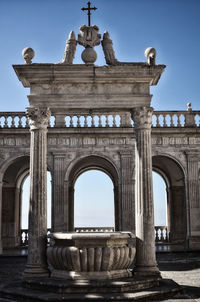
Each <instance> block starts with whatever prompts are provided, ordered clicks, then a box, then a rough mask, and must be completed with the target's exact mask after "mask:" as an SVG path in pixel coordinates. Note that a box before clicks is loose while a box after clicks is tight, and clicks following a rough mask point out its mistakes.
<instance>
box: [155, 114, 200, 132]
mask: <svg viewBox="0 0 200 302" xmlns="http://www.w3.org/2000/svg"><path fill="white" fill-rule="evenodd" d="M152 126H153V127H157V128H159V127H200V111H154V112H153V116H152Z"/></svg>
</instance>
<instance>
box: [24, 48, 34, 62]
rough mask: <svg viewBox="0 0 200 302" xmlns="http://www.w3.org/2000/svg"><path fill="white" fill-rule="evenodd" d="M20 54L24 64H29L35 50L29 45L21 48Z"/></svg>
mask: <svg viewBox="0 0 200 302" xmlns="http://www.w3.org/2000/svg"><path fill="white" fill-rule="evenodd" d="M22 56H23V57H24V62H25V63H26V64H31V63H32V59H33V58H34V56H35V52H34V50H33V49H32V48H31V47H26V48H24V49H23V50H22Z"/></svg>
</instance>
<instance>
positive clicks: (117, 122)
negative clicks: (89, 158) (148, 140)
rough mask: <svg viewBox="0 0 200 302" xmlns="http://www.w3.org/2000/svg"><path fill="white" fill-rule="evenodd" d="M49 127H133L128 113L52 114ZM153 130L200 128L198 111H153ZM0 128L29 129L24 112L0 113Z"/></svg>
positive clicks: (199, 113)
mask: <svg viewBox="0 0 200 302" xmlns="http://www.w3.org/2000/svg"><path fill="white" fill-rule="evenodd" d="M49 127H50V128H54V127H64V128H92V127H93V128H122V127H127V128H130V127H134V123H133V121H132V120H131V115H130V112H114V113H105V112H103V113H86V114H77V113H72V114H70V115H68V114H54V115H52V116H51V118H50V122H49ZM152 127H153V128H160V127H162V128H164V127H167V128H170V127H171V128H178V127H200V111H195V110H191V111H154V112H153V117H152ZM0 128H29V122H28V119H27V117H26V114H25V112H0Z"/></svg>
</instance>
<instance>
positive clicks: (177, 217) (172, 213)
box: [152, 155, 187, 246]
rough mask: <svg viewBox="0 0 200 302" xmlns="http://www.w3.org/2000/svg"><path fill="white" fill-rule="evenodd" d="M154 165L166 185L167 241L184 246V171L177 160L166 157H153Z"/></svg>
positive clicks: (185, 226)
mask: <svg viewBox="0 0 200 302" xmlns="http://www.w3.org/2000/svg"><path fill="white" fill-rule="evenodd" d="M152 163H153V170H154V171H156V172H157V173H159V174H160V175H161V176H162V178H163V179H164V181H165V185H166V200H167V212H166V215H167V233H168V238H167V240H166V241H168V242H169V243H170V244H176V245H179V244H180V245H181V246H184V243H185V240H186V228H187V225H186V221H187V220H186V196H185V194H186V193H185V176H184V170H183V168H182V167H181V165H180V164H179V163H178V161H177V160H175V159H174V158H171V157H169V156H165V155H156V156H153V158H152ZM154 191H155V188H154ZM163 191H164V190H163ZM155 194H156V195H157V196H154V198H155V200H156V198H160V197H159V193H156V192H155ZM156 239H157V238H156Z"/></svg>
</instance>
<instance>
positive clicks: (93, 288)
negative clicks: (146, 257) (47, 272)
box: [24, 277, 161, 294]
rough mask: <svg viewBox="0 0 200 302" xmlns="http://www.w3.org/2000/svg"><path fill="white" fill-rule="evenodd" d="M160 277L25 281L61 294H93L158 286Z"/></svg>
mask: <svg viewBox="0 0 200 302" xmlns="http://www.w3.org/2000/svg"><path fill="white" fill-rule="evenodd" d="M160 280H161V278H160V277H145V278H141V277H140V278H139V277H132V278H124V279H122V280H119V279H116V280H104V281H103V280H96V281H95V280H88V281H83V280H82V281H81V280H63V279H62V280H61V279H53V278H47V279H44V278H43V279H40V280H38V279H37V280H35V279H29V280H26V281H24V286H25V287H26V288H31V289H36V290H42V291H44V290H45V291H46V292H53V293H60V294H74V293H79V294H85V293H86V294H89V293H90V294H91V293H99V294H100V293H120V292H133V291H136V290H137V291H138V290H142V289H148V288H151V287H158V286H159V282H160Z"/></svg>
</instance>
